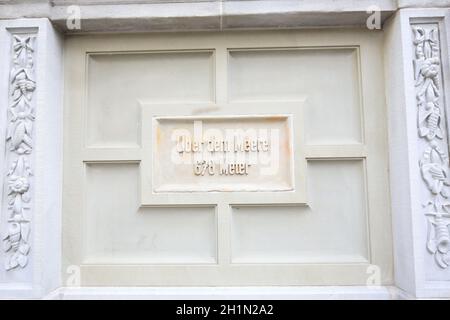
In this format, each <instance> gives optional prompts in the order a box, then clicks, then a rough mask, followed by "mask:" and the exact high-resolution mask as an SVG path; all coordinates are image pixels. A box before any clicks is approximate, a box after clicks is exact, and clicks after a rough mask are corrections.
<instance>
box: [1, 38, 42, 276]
mask: <svg viewBox="0 0 450 320" xmlns="http://www.w3.org/2000/svg"><path fill="white" fill-rule="evenodd" d="M34 39H35V38H34V36H32V35H26V36H19V35H13V44H12V50H13V59H12V68H11V73H10V105H9V109H8V123H9V124H8V131H7V134H6V142H7V161H8V162H9V170H8V172H7V174H6V181H7V190H8V228H7V232H6V236H5V237H4V238H3V245H4V249H5V251H6V252H7V253H8V256H7V259H6V261H5V269H6V270H12V269H15V268H17V267H21V268H24V267H25V266H26V265H27V263H28V253H29V251H30V244H29V236H30V217H29V212H30V210H31V207H30V204H31V196H30V188H31V183H32V181H31V179H32V175H33V174H32V168H31V165H30V159H31V153H32V150H33V122H34V108H33V101H32V99H33V93H34V91H35V89H36V82H35V80H34V61H33V57H34V49H33V42H34Z"/></svg>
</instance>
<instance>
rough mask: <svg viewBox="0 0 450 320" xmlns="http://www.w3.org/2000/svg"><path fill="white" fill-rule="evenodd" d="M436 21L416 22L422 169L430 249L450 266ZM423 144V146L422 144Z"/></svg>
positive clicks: (448, 199)
mask: <svg viewBox="0 0 450 320" xmlns="http://www.w3.org/2000/svg"><path fill="white" fill-rule="evenodd" d="M438 32H439V31H438V27H437V25H424V26H421V25H415V26H413V33H414V41H413V43H414V47H415V59H414V68H415V79H416V101H417V108H418V116H417V120H418V121H417V126H418V135H419V137H420V138H421V139H422V141H423V142H424V144H419V145H421V146H422V147H421V148H423V149H422V150H421V157H422V158H421V160H420V161H419V165H420V172H421V174H422V178H423V180H424V182H425V186H426V189H427V190H428V195H427V200H426V201H425V203H424V208H425V216H426V217H427V225H428V235H427V245H426V247H427V249H428V251H429V252H430V253H431V254H433V255H434V258H435V261H436V263H437V264H438V265H439V266H440V267H441V268H447V267H449V266H450V232H449V225H450V210H449V206H450V189H449V186H450V179H449V159H448V147H447V145H446V141H445V139H446V137H445V136H444V121H443V116H444V110H443V109H442V108H441V106H440V100H441V92H440V91H441V87H440V78H441V60H440V48H439V34H438ZM423 145H424V146H423Z"/></svg>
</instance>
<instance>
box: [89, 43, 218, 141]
mask: <svg viewBox="0 0 450 320" xmlns="http://www.w3.org/2000/svg"><path fill="white" fill-rule="evenodd" d="M213 61H214V60H213V53H212V52H210V51H198V52H187V51H177V52H170V51H169V52H148V53H115V54H90V55H88V73H87V75H88V78H87V93H88V96H87V109H86V110H87V145H88V146H90V147H136V146H138V145H139V144H140V141H139V124H140V114H139V105H138V104H139V101H141V100H145V101H151V102H153V103H155V102H158V103H171V102H177V101H178V102H179V101H183V102H189V101H192V102H200V101H202V102H209V101H213V100H214V90H213V88H214V64H213Z"/></svg>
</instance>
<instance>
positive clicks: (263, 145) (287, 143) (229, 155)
mask: <svg viewBox="0 0 450 320" xmlns="http://www.w3.org/2000/svg"><path fill="white" fill-rule="evenodd" d="M153 130H154V131H153V137H154V142H153V189H154V190H153V192H156V193H157V192H207V191H210V192H211V191H212V192H213V191H216V192H227V191H228V192H232V191H247V192H248V191H290V190H293V188H294V185H293V179H292V176H293V175H292V172H293V143H292V121H291V118H290V116H289V115H268V116H265V115H258V116H253V115H252V116H210V117H155V118H153Z"/></svg>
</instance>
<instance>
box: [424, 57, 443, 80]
mask: <svg viewBox="0 0 450 320" xmlns="http://www.w3.org/2000/svg"><path fill="white" fill-rule="evenodd" d="M420 73H421V74H422V76H424V77H425V78H434V77H436V76H437V75H438V74H439V59H438V58H431V59H427V60H425V61H424V62H423V65H422V69H421V70H420Z"/></svg>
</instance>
